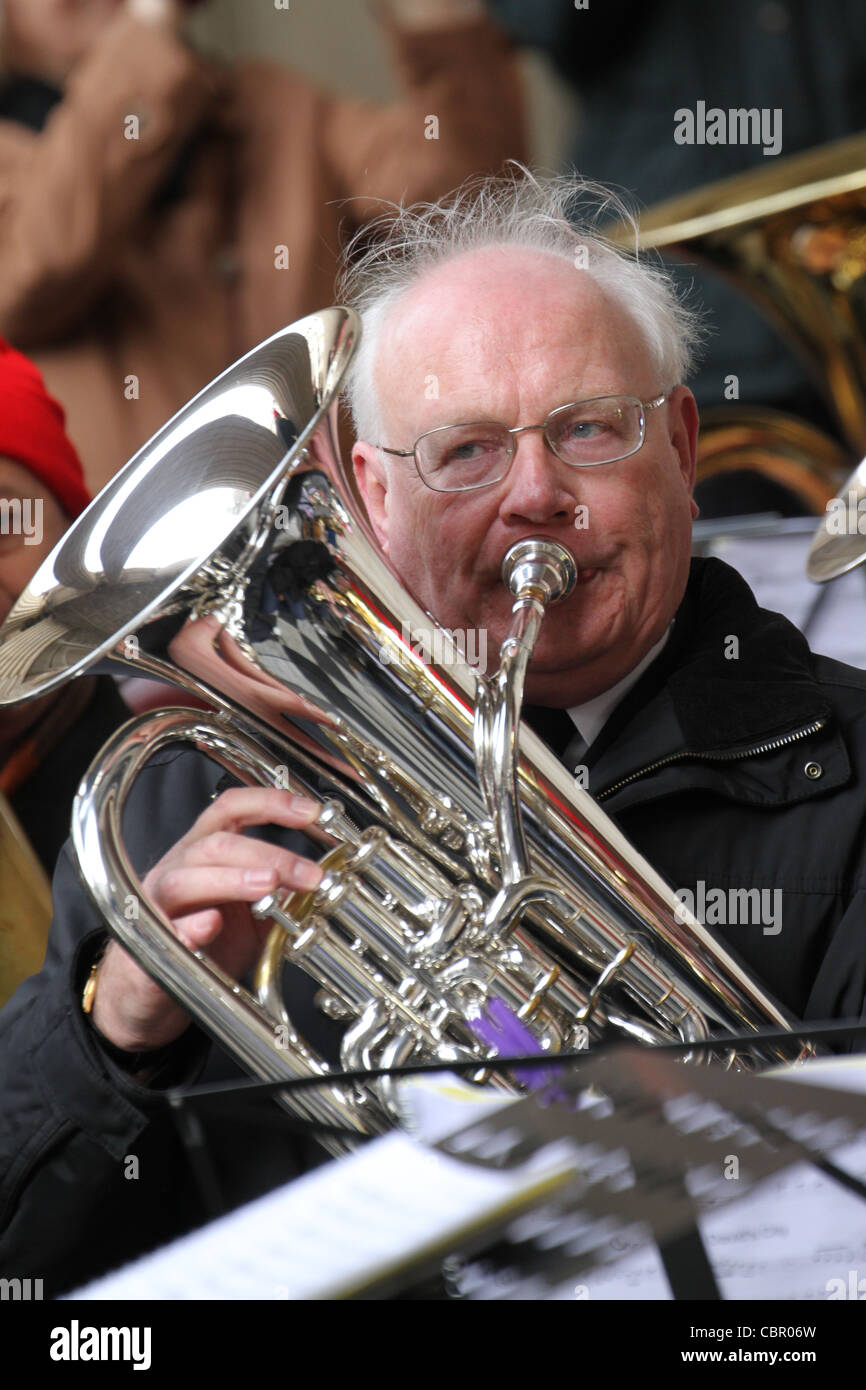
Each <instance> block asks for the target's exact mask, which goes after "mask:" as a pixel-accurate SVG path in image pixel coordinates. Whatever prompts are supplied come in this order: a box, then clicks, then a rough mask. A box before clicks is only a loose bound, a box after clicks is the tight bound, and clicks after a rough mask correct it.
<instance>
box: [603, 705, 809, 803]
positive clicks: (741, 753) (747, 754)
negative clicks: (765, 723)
mask: <svg viewBox="0 0 866 1390" xmlns="http://www.w3.org/2000/svg"><path fill="white" fill-rule="evenodd" d="M826 723H827V721H826V719H815V720H813V721H812V723H811V724H807V725H806V727H805V728H803V729H797V730H796V731H795V732H794V733H792V734H785V735H784V737H782V738H774V739H771V740H770V742H769V743H757V744H755V746H754V748H741V749H739V750H738V751H737V752H736V753H690V752H684V753H671V755H670V757H667V758H660V759H659V761H658V762H656V763H649V764H648V765H647V766H646V767H642V768H641V769H640V771H638V772H632V773H631V774H630V775H629V776H628V777H623V778H622V780H621V781H619V782H614V784H613V786H612V787H607V788H605V790H604V791H603V792H599V793H598V795H597V796H596V798H595V799H596V801H604V799H605V797H607V796H612V795H613V793H614V792H618V791H619V789H620V787H627V786H628V785H629V783H630V782H637V781H638V779H639V778H641V777H645V776H646V775H647V773H648V772H655V771H656V769H657V768H659V767H667V765H668V764H669V763H678V762H683V761H684V760H685V759H686V758H700V759H703V760H704V761H705V762H713V763H716V762H738V761H739V759H740V758H753V757H755V756H756V754H758V753H773V752H775V750H776V749H777V748H784V747H786V746H787V744H789V743H799V742H800V740H801V739H804V738H809V737H810V736H811V735H812V734H817V733H819V732H820V731H821V729H823V728H824V725H825V724H826Z"/></svg>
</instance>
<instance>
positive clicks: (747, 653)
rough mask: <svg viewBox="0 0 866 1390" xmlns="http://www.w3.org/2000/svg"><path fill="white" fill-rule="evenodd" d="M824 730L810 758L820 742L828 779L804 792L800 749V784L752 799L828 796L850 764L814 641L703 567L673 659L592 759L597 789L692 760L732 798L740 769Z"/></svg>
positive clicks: (651, 677)
mask: <svg viewBox="0 0 866 1390" xmlns="http://www.w3.org/2000/svg"><path fill="white" fill-rule="evenodd" d="M816 725H819V726H820V728H817V729H814V731H813V734H808V733H805V732H804V733H803V738H804V739H805V738H809V739H810V743H809V749H808V753H807V756H808V754H811V753H812V751H813V745H812V742H811V739H812V737H813V736H814V737H816V738H818V739H819V740H820V743H821V748H822V752H823V760H822V774H821V776H820V778H818V779H816V780H815V782H814V784H808V783H806V784H805V785H804V778H803V776H802V764H803V763H804V762H805V761H806V758H805V757H804V756H803V754H804V748H803V747H802V746H801V745H800V742H799V741H798V742H797V743H796V744H792V745H791V747H792V749H793V753H792V756H793V758H794V760H795V762H796V764H797V769H796V777H793V778H787V777H786V778H783V779H782V780H781V782H780V783H779V785H778V788H777V792H776V794H775V795H770V794H769V790H768V788H766V787H764V788H763V790H762V791H761V793H760V794H759V795H758V794H755V795H751V794H750V795H748V799H750V800H752V799H763V800H766V801H768V802H769V801H777V800H779V799H782V800H787V799H791V797H792V796H794V795H796V798H797V799H800V798H801V796H802V795H811V794H818V793H820V792H824V791H827V790H829V789H830V786H831V785H840V784H841V782H843V781H846V780H847V779H848V777H849V776H850V765H849V762H848V757H847V752H846V750H845V745H844V742H843V741H842V738H841V735H840V734H839V732H838V730H837V729H836V728H835V727H834V714H833V709H832V706H831V705H830V702H829V701H828V699H827V696H826V695H825V693H824V691H823V690H822V688H821V686H820V685H819V684H818V682H817V680H816V679H815V676H814V674H813V669H812V658H811V652H810V650H809V646H808V643H807V642H806V639H805V638H804V637H803V636H802V634H801V633H800V632H799V631H798V630H797V629H796V628H795V627H794V626H793V624H792V623H790V622H789V621H788V620H787V618H784V617H782V616H781V615H780V614H778V613H772V612H769V611H768V610H766V609H762V608H760V607H759V606H758V604H757V602H756V600H755V598H754V595H753V594H752V591H751V589H750V588H749V587H748V585H747V584H746V583H745V581H744V580H743V579H742V578H741V577H740V575H739V574H738V573H737V572H736V570H734V569H732V568H731V567H730V566H729V565H726V564H724V563H723V562H722V561H721V560H716V559H700V558H696V559H694V560H693V561H692V565H691V571H690V576H689V582H688V585H687V588H686V593H685V596H684V598H683V602H682V604H681V605H680V608H679V609H678V611H677V615H676V621H675V624H674V631H673V633H672V634H671V639H670V641H669V642H668V644H667V646H666V648H665V650H664V651H663V652H662V653H661V655H660V656H659V657H658V658H657V660H656V661H655V662H653V664H652V666H651V667H650V668H649V669H648V670H647V671H646V672H645V673H644V675H643V676H642V677H641V680H640V681H639V682H638V684H637V685H636V686H635V687H634V689H633V690H632V691H630V693H629V694H628V695H627V696H626V698H625V700H624V701H623V702H622V704H621V705H620V706H618V707H617V709H616V710H614V712H613V714H612V715H611V718H610V720H609V721H608V723H607V725H605V728H604V729H603V730H602V731H601V734H600V735H599V737H598V739H596V741H595V743H594V744H593V745H592V747H591V748H590V750H589V752H588V754H587V758H586V762H587V765H588V767H589V768H590V787H591V790H593V791H594V792H595V793H596V794H601V795H603V794H604V793H605V791H606V790H608V789H610V788H611V787H614V786H616V785H617V784H618V783H619V782H620V781H621V780H622V779H624V778H629V777H632V776H634V774H636V773H640V772H641V771H642V770H643V769H647V768H649V767H651V766H654V765H655V764H656V763H657V762H663V761H665V760H667V759H671V760H685V759H686V758H687V757H689V756H692V757H694V758H695V759H696V760H697V761H699V762H701V763H702V764H703V765H704V766H705V768H706V769H708V770H710V769H711V768H712V766H713V764H714V762H715V764H716V767H717V769H718V770H719V771H723V772H724V790H725V792H726V794H729V795H731V794H736V780H737V764H738V760H743V761H745V760H747V759H748V758H749V756H750V754H756V753H757V752H758V750H761V749H764V748H765V746H766V745H774V744H775V743H776V742H777V741H780V740H781V741H782V742H783V745H784V743H785V742H786V740H787V739H789V738H790V737H791V736H792V735H794V734H797V733H798V732H800V731H808V730H810V729H812V727H813V726H816ZM714 755H717V758H716V759H714ZM815 756H817V755H815ZM825 774H826V775H825ZM777 780H778V779H777ZM744 787H745V783H744ZM744 794H745V793H744Z"/></svg>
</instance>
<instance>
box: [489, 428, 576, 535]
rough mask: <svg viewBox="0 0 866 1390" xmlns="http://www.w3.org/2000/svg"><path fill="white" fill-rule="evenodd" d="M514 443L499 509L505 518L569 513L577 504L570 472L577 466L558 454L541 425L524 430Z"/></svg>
mask: <svg viewBox="0 0 866 1390" xmlns="http://www.w3.org/2000/svg"><path fill="white" fill-rule="evenodd" d="M514 443H515V453H514V457H513V458H512V460H511V468H510V469H509V472H508V476H507V478H506V479H505V493H504V496H503V499H502V506H501V509H500V511H501V515H502V517H503V519H504V520H511V519H519V518H523V519H525V520H527V521H532V522H536V523H538V522H546V521H553V520H557V519H563V518H565V517H570V516H571V515H572V513H573V511H574V506H575V497H574V492H573V490H572V483H573V480H572V476H571V475H572V473H575V472H576V471H577V470H576V469H570V468H569V467H568V464H566V463H563V462H562V460H561V459H559V458H557V456H556V454H554V452H553V450H552V449H551V448H550V447H549V445H548V443H547V440H546V439H545V437H544V433H543V431H542V430H540V429H526V430H521V431H520V433H518V434H516V435H515V436H514Z"/></svg>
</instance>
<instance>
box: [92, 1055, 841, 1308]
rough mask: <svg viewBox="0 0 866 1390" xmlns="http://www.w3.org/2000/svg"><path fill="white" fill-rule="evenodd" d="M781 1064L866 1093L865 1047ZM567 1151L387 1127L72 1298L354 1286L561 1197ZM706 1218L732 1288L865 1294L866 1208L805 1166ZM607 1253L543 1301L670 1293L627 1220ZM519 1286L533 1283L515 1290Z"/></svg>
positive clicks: (443, 1117) (472, 1110)
mask: <svg viewBox="0 0 866 1390" xmlns="http://www.w3.org/2000/svg"><path fill="white" fill-rule="evenodd" d="M787 1074H788V1075H789V1077H792V1078H793V1079H794V1082H795V1083H796V1081H797V1080H802V1081H804V1082H809V1081H812V1082H818V1081H820V1080H821V1079H822V1077H823V1078H824V1080H825V1083H826V1084H827V1085H830V1086H846V1087H848V1088H850V1089H854V1090H861V1089H866V1059H863V1058H856V1059H855V1058H844V1059H830V1060H828V1061H821V1062H812V1063H809V1064H807V1065H806V1066H804V1067H801V1068H798V1069H796V1070H793V1071H789V1072H788V1073H787ZM408 1094H409V1096H410V1097H411V1091H409V1093H408ZM509 1103H510V1101H509V1098H507V1097H504V1096H503V1095H502V1093H501V1092H500V1093H496V1092H491V1093H488V1094H487V1095H486V1096H485V1097H484V1098H483V1099H482V1100H479V1096H478V1092H477V1090H474V1089H473V1088H470V1087H468V1086H466V1085H465V1084H463V1083H460V1082H459V1081H457V1080H456V1079H455V1078H446V1079H444V1080H443V1081H441V1082H431V1081H430V1080H425V1081H424V1082H423V1083H419V1084H417V1085H416V1087H415V1098H414V1099H410V1100H408V1101H407V1102H406V1104H407V1106H408V1109H409V1110H410V1112H411V1114H412V1117H413V1123H414V1125H415V1127H416V1129H417V1130H419V1131H422V1130H423V1132H424V1134H425V1135H426V1136H427V1137H429V1138H431V1139H432V1138H435V1137H437V1136H438V1135H439V1134H441V1133H442V1132H443V1131H444V1132H448V1133H451V1132H453V1131H454V1130H455V1128H461V1127H462V1126H463V1125H465V1124H469V1123H472V1122H474V1121H475V1119H476V1118H477V1117H478V1116H479V1115H480V1114H481V1113H483V1110H485V1109H488V1108H490V1107H495V1108H496V1109H498V1108H499V1107H500V1106H502V1105H503V1104H505V1105H507V1104H509ZM834 1159H835V1161H836V1162H837V1163H838V1165H839V1166H840V1167H842V1168H843V1169H845V1170H846V1171H848V1172H850V1173H853V1174H855V1175H856V1176H858V1177H860V1178H862V1179H866V1139H863V1140H858V1141H857V1142H856V1143H849V1144H848V1145H847V1146H846V1147H845V1148H844V1149H840V1150H839V1151H838V1152H837V1153H836V1154H835V1155H834ZM570 1161H571V1155H570V1154H568V1153H566V1152H564V1150H563V1148H562V1146H559V1148H558V1150H557V1149H555V1148H552V1147H549V1148H547V1149H544V1150H542V1151H541V1152H540V1153H539V1155H538V1156H537V1158H536V1159H535V1160H534V1161H533V1163H532V1164H526V1165H524V1166H523V1167H521V1168H518V1169H514V1170H505V1171H497V1170H493V1169H488V1168H483V1167H478V1166H473V1165H469V1164H464V1163H461V1162H460V1161H459V1160H457V1159H452V1158H449V1157H447V1156H446V1155H444V1154H441V1153H439V1152H437V1151H434V1150H431V1149H429V1148H427V1147H426V1145H425V1144H424V1143H422V1142H420V1140H419V1139H416V1138H412V1137H410V1136H409V1135H407V1134H405V1133H402V1132H395V1133H392V1134H389V1135H387V1136H385V1137H384V1138H382V1139H378V1140H375V1141H374V1142H373V1143H370V1144H368V1145H366V1146H365V1147H364V1148H362V1149H361V1150H360V1151H359V1152H358V1153H356V1154H354V1155H353V1156H352V1157H351V1158H348V1159H344V1160H341V1161H339V1162H336V1163H331V1164H327V1165H326V1166H325V1167H323V1168H319V1169H317V1170H315V1171H314V1172H312V1173H309V1174H307V1175H306V1176H305V1177H303V1178H299V1179H297V1180H296V1181H295V1182H293V1183H290V1184H289V1185H288V1186H287V1187H284V1188H281V1189H279V1190H278V1191H276V1192H274V1193H271V1194H269V1195H268V1196H266V1197H263V1198H261V1199H259V1200H258V1201H257V1202H253V1203H251V1204H250V1205H248V1206H246V1207H243V1208H241V1209H240V1210H238V1211H236V1212H233V1213H231V1214H230V1215H229V1216H227V1217H224V1218H222V1219H221V1220H219V1221H217V1222H214V1223H213V1224H211V1225H210V1226H207V1227H205V1228H204V1229H203V1230H200V1231H196V1232H194V1233H193V1234H192V1235H190V1236H188V1237H186V1238H185V1239H183V1240H181V1241H177V1242H175V1243H174V1244H172V1245H171V1246H168V1247H166V1248H165V1249H163V1250H160V1251H158V1252H156V1253H155V1254H154V1255H151V1256H147V1257H146V1258H144V1259H143V1260H140V1261H138V1262H136V1263H135V1264H133V1265H130V1266H128V1267H127V1268H126V1269H125V1270H122V1271H120V1272H119V1273H117V1274H115V1275H111V1276H108V1277H107V1278H104V1279H101V1280H99V1281H97V1282H96V1283H93V1284H91V1285H89V1286H88V1287H87V1288H85V1289H83V1290H81V1291H79V1292H78V1293H76V1294H73V1295H70V1297H73V1298H84V1299H105V1298H109V1299H181V1300H182V1299H191V1298H207V1299H249V1298H257V1299H311V1298H330V1297H338V1296H345V1295H349V1294H351V1293H352V1292H354V1291H357V1290H358V1289H359V1288H362V1287H366V1286H367V1285H368V1284H369V1283H370V1282H371V1281H372V1280H373V1279H374V1277H378V1276H380V1275H382V1274H383V1273H384V1272H385V1271H387V1270H391V1271H394V1270H397V1269H399V1268H400V1267H401V1266H403V1265H404V1264H405V1263H406V1262H408V1261H410V1259H411V1258H412V1256H413V1255H414V1254H417V1251H418V1250H419V1248H421V1249H426V1250H428V1251H434V1252H438V1253H439V1254H442V1255H444V1254H446V1253H447V1251H448V1249H453V1248H455V1247H457V1246H458V1245H459V1244H460V1241H461V1239H462V1238H463V1237H465V1235H466V1234H467V1232H472V1231H473V1230H476V1229H478V1228H479V1227H481V1226H483V1224H484V1223H485V1221H487V1220H490V1219H492V1218H493V1217H494V1216H496V1215H497V1214H498V1215H499V1216H503V1215H504V1216H508V1214H509V1212H512V1211H514V1210H515V1209H519V1208H520V1205H521V1202H522V1201H523V1200H524V1199H526V1198H528V1197H529V1196H531V1195H533V1194H535V1195H536V1196H537V1195H539V1194H542V1193H546V1191H547V1189H548V1188H549V1190H550V1192H551V1193H552V1192H554V1191H555V1190H557V1188H558V1186H560V1185H562V1184H563V1183H564V1182H565V1181H566V1180H567V1177H568V1176H569V1175H570V1173H571V1172H572V1171H573V1169H572V1167H571V1166H570ZM735 1181H736V1180H735V1179H734V1180H732V1182H733V1183H735ZM700 1225H701V1231H702V1235H703V1238H704V1241H705V1244H706V1247H707V1252H708V1254H709V1257H710V1260H711V1262H712V1264H713V1267H714V1270H715V1273H716V1277H717V1280H718V1282H719V1285H720V1288H721V1290H722V1294H723V1297H725V1298H728V1299H751V1300H762V1299H782V1300H789V1299H790V1300H801V1299H827V1298H829V1297H830V1296H831V1293H832V1294H833V1296H834V1297H841V1296H843V1295H842V1294H841V1293H840V1292H839V1289H840V1287H843V1288H844V1289H846V1290H849V1289H850V1288H852V1287H856V1286H857V1281H858V1280H859V1279H860V1278H861V1277H862V1278H863V1279H864V1285H863V1290H862V1295H860V1294H857V1295H856V1296H858V1297H859V1296H866V1203H864V1202H863V1201H862V1200H861V1199H860V1198H859V1197H857V1196H856V1195H855V1194H852V1193H850V1192H848V1191H846V1190H845V1189H843V1188H842V1187H840V1186H839V1185H838V1184H837V1183H836V1182H834V1181H833V1180H832V1179H830V1178H827V1177H825V1176H824V1175H823V1174H821V1173H820V1172H819V1171H818V1170H817V1169H816V1168H814V1167H813V1166H811V1165H808V1164H798V1165H796V1166H795V1167H791V1168H790V1169H788V1170H786V1171H785V1172H784V1173H783V1174H781V1175H779V1176H776V1177H774V1178H772V1179H768V1180H767V1181H765V1182H764V1183H762V1184H760V1185H759V1186H758V1187H756V1188H754V1189H753V1190H752V1191H751V1192H749V1193H747V1194H746V1195H745V1196H744V1197H743V1198H742V1199H740V1200H739V1201H737V1202H735V1203H733V1205H731V1206H726V1207H725V1208H724V1209H722V1210H719V1211H718V1212H715V1213H713V1212H710V1213H709V1214H708V1215H706V1216H705V1217H703V1218H702V1220H701V1223H700ZM632 1229H633V1230H634V1228H632ZM606 1255H607V1262H606V1263H604V1264H602V1265H597V1266H596V1267H594V1268H593V1269H590V1270H588V1271H585V1272H584V1273H582V1274H581V1276H580V1278H579V1280H569V1281H567V1282H566V1283H563V1284H561V1285H560V1286H558V1287H557V1288H555V1289H553V1290H545V1291H544V1294H543V1296H544V1297H547V1298H553V1299H555V1300H559V1301H561V1300H564V1299H567V1300H576V1299H577V1300H581V1301H590V1302H591V1301H597V1302H598V1301H608V1300H612V1299H616V1300H633V1299H667V1298H670V1290H669V1286H668V1284H667V1280H666V1277H665V1274H664V1271H663V1268H662V1265H661V1261H660V1258H659V1255H658V1251H657V1250H656V1248H655V1246H654V1245H652V1244H651V1243H648V1242H645V1241H642V1240H641V1239H640V1238H639V1236H637V1235H634V1234H632V1233H630V1232H627V1231H623V1233H622V1234H619V1235H616V1234H614V1235H612V1236H611V1239H610V1242H609V1246H608V1248H607V1251H606ZM852 1271H853V1272H854V1275H855V1278H854V1280H853V1282H852V1277H851V1276H852ZM831 1281H838V1282H837V1283H835V1284H832V1285H831ZM834 1290H835V1293H834V1292H833V1291H834ZM470 1296H472V1295H471V1294H470ZM488 1296H489V1292H488ZM499 1296H502V1291H500V1293H499ZM513 1296H515V1297H524V1298H525V1297H533V1296H539V1294H537V1293H536V1292H534V1291H533V1290H532V1289H531V1288H523V1289H522V1290H520V1289H519V1288H518V1289H517V1290H516V1291H515V1293H514V1294H513ZM844 1296H846V1297H849V1296H852V1295H851V1294H850V1293H848V1292H846V1293H845V1295H844Z"/></svg>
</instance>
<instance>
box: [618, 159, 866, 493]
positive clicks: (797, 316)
mask: <svg viewBox="0 0 866 1390" xmlns="http://www.w3.org/2000/svg"><path fill="white" fill-rule="evenodd" d="M620 240H622V241H623V242H625V240H626V234H625V233H622V234H621V235H620ZM639 245H640V248H641V249H642V250H656V251H659V252H662V253H663V254H665V255H673V256H676V257H680V258H684V259H686V260H692V259H694V260H698V261H702V262H704V263H706V264H707V265H708V266H709V267H710V268H711V269H715V270H718V271H720V272H721V273H723V274H724V275H726V276H727V277H728V278H729V279H730V280H732V281H733V283H734V284H735V285H736V286H738V288H739V289H741V290H742V291H743V293H744V294H745V295H746V296H748V297H750V298H751V299H753V300H754V301H755V303H756V304H757V306H758V307H759V308H760V309H761V310H762V311H763V313H764V314H765V315H766V317H767V318H768V319H769V320H770V322H771V323H773V324H774V325H775V326H776V327H777V328H778V330H779V332H780V334H781V335H782V337H783V338H784V339H785V340H786V341H787V342H788V343H789V344H790V345H791V346H792V347H793V349H794V350H795V351H796V352H797V353H798V354H799V356H800V357H801V359H802V361H803V363H804V365H805V367H806V370H807V371H808V373H809V375H810V377H811V378H812V379H813V381H814V382H815V384H816V386H817V387H818V388H819V389H820V391H821V392H822V394H823V396H824V399H825V400H826V403H827V405H828V407H829V409H830V411H831V412H832V414H833V416H834V417H835V419H836V420H837V421H838V424H839V434H840V438H841V439H842V440H844V441H845V444H846V445H847V446H848V449H847V450H846V449H845V448H844V447H842V446H840V444H839V443H838V442H837V441H836V440H833V439H831V438H830V437H829V436H827V435H826V434H824V433H823V432H822V431H821V430H818V429H816V428H815V427H814V426H813V425H810V424H808V423H807V422H806V421H803V420H799V419H797V418H795V417H793V416H788V415H785V414H782V413H780V412H778V411H773V410H769V409H766V410H765V409H762V408H759V407H751V406H740V405H738V404H737V403H731V404H730V405H726V406H719V407H718V408H717V409H713V410H706V411H703V412H702V430H701V438H700V443H699V457H698V477H699V479H705V478H708V477H711V476H712V475H713V474H716V473H719V472H723V471H729V470H731V469H738V468H752V469H755V470H757V471H758V472H760V473H763V474H764V475H765V476H767V477H770V478H772V479H774V481H776V482H778V483H781V484H782V485H783V486H784V487H787V488H788V489H789V490H790V491H791V492H792V493H793V494H794V495H795V496H797V497H798V498H799V499H800V501H801V502H802V503H803V505H804V506H805V507H806V508H807V510H809V511H811V512H813V513H814V514H816V515H822V514H823V512H824V508H825V505H826V503H827V501H828V500H829V499H830V498H831V497H832V496H833V495H834V494H835V493H836V492H837V490H838V488H839V487H840V484H841V483H842V482H843V480H844V479H845V477H846V476H847V474H848V473H849V472H850V470H851V467H852V463H853V461H854V460H855V459H857V458H859V457H861V456H862V455H863V454H864V453H866V136H863V135H856V136H853V137H851V138H850V139H846V140H841V141H838V142H835V143H833V144H831V145H826V146H822V147H820V148H818V149H815V150H809V151H807V152H806V153H805V154H799V155H795V156H793V157H791V158H789V159H782V160H776V159H774V160H772V161H768V160H765V161H764V163H763V164H762V166H761V168H760V169H755V170H751V171H749V172H748V173H746V174H740V175H737V176H736V177H734V178H730V179H725V180H723V181H722V182H719V183H714V184H711V185H709V186H708V187H706V188H702V189H699V190H698V191H697V192H694V193H689V194H686V195H685V196H683V197H679V198H675V199H671V200H670V201H668V202H665V203H663V204H660V205H659V206H658V207H656V208H652V209H650V210H649V212H647V213H646V214H645V215H644V216H643V217H642V218H641V222H640V239H639ZM720 388H721V383H720Z"/></svg>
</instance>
